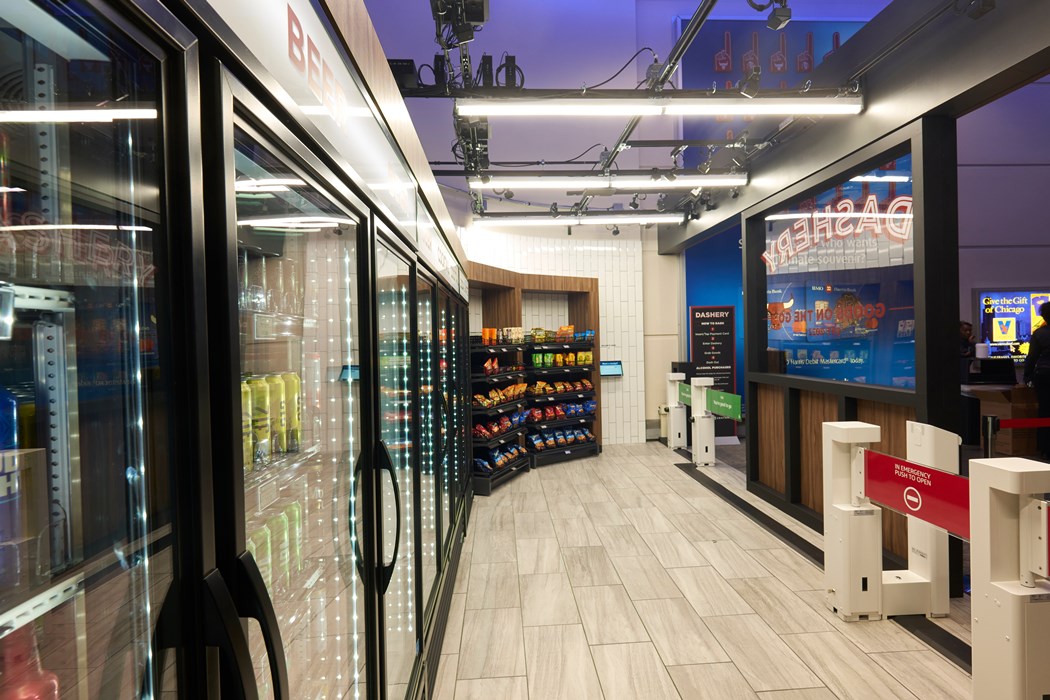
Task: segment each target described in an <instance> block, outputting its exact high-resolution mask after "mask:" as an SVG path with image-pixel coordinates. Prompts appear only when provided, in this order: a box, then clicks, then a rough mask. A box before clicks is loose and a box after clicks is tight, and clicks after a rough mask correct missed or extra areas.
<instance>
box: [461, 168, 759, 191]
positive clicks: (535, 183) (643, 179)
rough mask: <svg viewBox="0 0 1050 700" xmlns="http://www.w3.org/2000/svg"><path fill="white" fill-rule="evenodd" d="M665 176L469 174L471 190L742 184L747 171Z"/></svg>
mask: <svg viewBox="0 0 1050 700" xmlns="http://www.w3.org/2000/svg"><path fill="white" fill-rule="evenodd" d="M665 177H666V179H663V178H660V179H654V178H653V177H651V176H649V175H646V174H638V175H623V174H621V175H574V174H564V173H558V172H551V173H549V174H545V175H541V174H535V175H525V174H513V175H493V176H491V177H490V178H489V181H488V182H485V181H484V180H483V179H479V178H471V179H470V180H469V181H468V184H469V186H470V189H472V190H505V189H507V188H508V187H512V188H513V189H516V190H597V189H605V190H610V189H611V190H671V189H674V190H691V189H693V188H695V187H741V186H743V185H746V184H747V181H748V176H747V173H722V174H708V175H682V174H676V173H673V172H668V173H666V175H665Z"/></svg>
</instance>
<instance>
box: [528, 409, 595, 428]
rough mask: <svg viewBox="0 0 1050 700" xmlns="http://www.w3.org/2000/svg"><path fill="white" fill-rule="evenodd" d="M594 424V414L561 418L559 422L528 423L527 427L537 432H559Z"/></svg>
mask: <svg viewBox="0 0 1050 700" xmlns="http://www.w3.org/2000/svg"><path fill="white" fill-rule="evenodd" d="M593 422H594V414H593V413H588V414H586V415H583V416H571V417H566V418H559V419H558V420H548V421H542V422H538V423H528V424H526V426H525V427H527V428H535V429H536V430H557V429H558V428H578V427H580V426H581V425H588V424H590V423H593Z"/></svg>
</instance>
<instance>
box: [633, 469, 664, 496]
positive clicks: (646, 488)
mask: <svg viewBox="0 0 1050 700" xmlns="http://www.w3.org/2000/svg"><path fill="white" fill-rule="evenodd" d="M631 481H632V482H634V487H635V488H636V489H638V490H639V491H641V492H642V493H644V494H650V493H671V487H670V486H668V485H667V484H666V483H664V482H663V481H660V480H659V479H654V478H653V475H652V474H649V473H648V470H647V473H646V474H645V476H642V477H640V478H639V477H636V476H632V477H631Z"/></svg>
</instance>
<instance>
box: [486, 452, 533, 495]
mask: <svg viewBox="0 0 1050 700" xmlns="http://www.w3.org/2000/svg"><path fill="white" fill-rule="evenodd" d="M531 468H532V455H531V454H527V455H525V456H523V457H519V458H518V459H516V460H514V461H513V462H511V463H510V464H508V465H506V466H504V467H503V468H502V469H498V470H496V471H494V472H492V473H491V474H482V473H480V472H475V473H474V493H475V494H476V495H478V496H489V495H491V494H492V489H494V488H496V487H497V486H499V485H500V484H502V483H503V482H504V481H507V480H509V479H512V478H514V477H515V476H517V475H518V474H522V473H524V472H527V471H529V470H530V469H531Z"/></svg>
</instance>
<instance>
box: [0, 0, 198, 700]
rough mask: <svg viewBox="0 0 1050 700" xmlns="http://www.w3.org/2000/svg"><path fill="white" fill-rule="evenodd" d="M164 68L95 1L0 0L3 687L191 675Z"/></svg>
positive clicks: (112, 694) (133, 692)
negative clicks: (179, 667)
mask: <svg viewBox="0 0 1050 700" xmlns="http://www.w3.org/2000/svg"><path fill="white" fill-rule="evenodd" d="M160 74H161V63H160V61H159V60H157V58H156V57H155V56H154V55H153V54H152V53H149V52H147V51H146V50H144V49H143V48H141V47H140V46H139V45H137V44H135V43H133V42H132V41H131V40H130V39H129V38H128V37H127V36H125V34H123V33H122V32H121V30H119V29H118V28H117V27H116V26H115V25H114V24H113V23H111V22H110V21H108V20H106V19H104V18H103V17H102V16H101V15H99V14H98V13H96V12H95V11H93V10H92V9H91V8H90V7H89V6H87V5H84V4H81V3H75V4H74V3H53V2H39V3H38V2H31V1H30V0H4V2H3V3H0V112H2V114H3V117H2V118H0V697H2V698H48V699H50V698H58V697H63V698H77V699H80V700H87V699H88V698H102V697H105V698H132V697H139V696H140V694H141V695H147V696H150V697H152V696H153V695H154V693H156V692H159V690H160V688H161V683H163V684H164V685H163V687H164V689H165V690H168V691H177V690H178V688H177V687H176V679H175V677H174V674H173V673H166V677H165V678H163V679H158V676H159V673H158V670H159V669H158V666H160V665H161V663H163V662H162V661H161V660H160V659H161V657H160V655H159V654H158V653H155V650H154V649H153V648H151V636H152V633H153V628H154V626H155V624H156V621H157V616H158V615H159V614H160V611H161V609H162V606H163V604H164V601H165V599H166V596H167V592H168V590H169V588H170V587H171V586H172V584H173V581H174V577H175V575H176V568H175V562H173V559H172V552H173V547H172V544H173V538H174V536H175V533H174V532H173V529H172V518H173V513H172V509H173V505H172V497H171V494H172V483H171V480H170V475H171V472H170V466H171V465H170V462H171V445H170V443H169V442H168V438H169V435H170V430H169V426H170V420H169V419H170V416H169V413H168V409H169V407H170V405H171V394H170V391H169V386H168V384H167V374H168V372H169V363H170V361H171V358H170V356H169V355H167V354H165V353H164V352H162V350H161V344H160V341H163V342H165V343H167V342H170V340H171V338H170V335H169V334H168V328H169V327H170V322H171V318H170V314H169V313H167V309H168V308H170V307H166V306H165V304H166V302H165V301H163V297H164V294H163V292H162V291H161V289H160V285H159V284H158V280H159V279H162V280H166V279H167V271H166V270H165V269H164V267H163V261H162V260H161V259H160V257H159V253H158V252H157V251H159V250H162V249H163V248H164V247H165V239H166V236H167V234H166V230H165V229H166V224H167V223H168V222H167V220H166V219H167V217H166V216H165V215H164V214H163V213H162V212H163V208H164V205H163V203H162V202H161V200H160V193H161V192H163V191H164V185H163V167H164V166H163V163H164V153H163V147H162V144H163V138H162V133H161V128H162V127H161V123H160V114H161V113H162V110H161V109H160V108H161V80H160ZM173 668H174V667H173V666H171V667H169V668H168V670H169V671H171V670H173Z"/></svg>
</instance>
